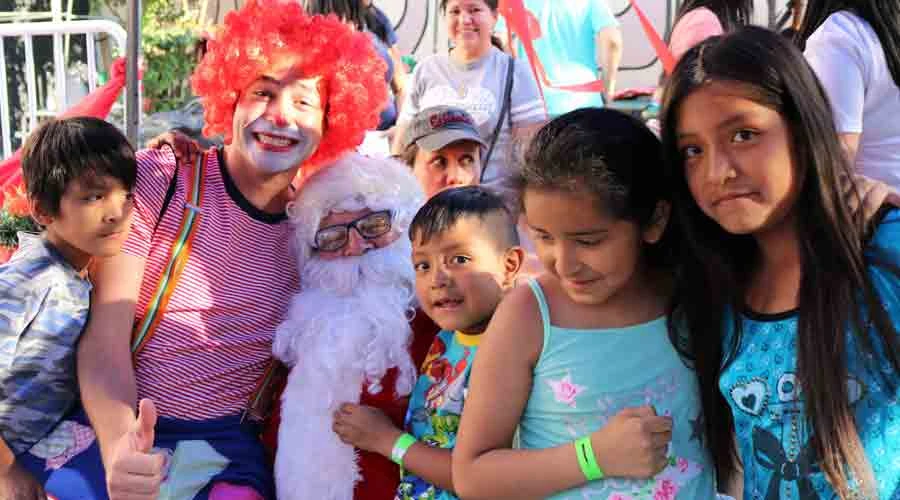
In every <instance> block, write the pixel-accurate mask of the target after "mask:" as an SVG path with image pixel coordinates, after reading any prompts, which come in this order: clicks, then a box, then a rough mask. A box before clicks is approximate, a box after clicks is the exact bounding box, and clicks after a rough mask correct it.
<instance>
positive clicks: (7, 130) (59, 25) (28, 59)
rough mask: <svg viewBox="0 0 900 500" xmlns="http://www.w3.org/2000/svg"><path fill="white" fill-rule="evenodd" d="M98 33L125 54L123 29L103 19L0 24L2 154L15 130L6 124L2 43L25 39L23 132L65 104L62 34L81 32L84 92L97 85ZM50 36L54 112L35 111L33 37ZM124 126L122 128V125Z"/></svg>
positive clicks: (8, 152)
mask: <svg viewBox="0 0 900 500" xmlns="http://www.w3.org/2000/svg"><path fill="white" fill-rule="evenodd" d="M98 34H105V35H109V37H110V38H111V39H112V41H113V42H114V43H115V45H116V48H117V49H118V54H120V55H124V54H125V48H126V47H125V44H126V39H127V35H126V33H125V30H124V29H123V28H122V27H121V26H119V25H118V24H116V23H115V22H113V21H109V20H105V19H93V20H76V21H47V22H24V23H22V22H16V23H9V24H0V128H2V136H3V137H2V141H0V143H2V147H3V152H2V157H3V158H7V157H9V156H11V155H12V154H13V152H14V151H13V149H12V139H13V134H14V133H15V132H14V131H13V130H12V126H11V125H10V100H9V94H8V88H7V85H6V82H7V75H6V67H7V65H6V52H5V50H4V44H5V43H6V41H7V39H10V38H24V42H25V92H26V95H27V99H26V100H25V103H26V110H25V113H26V116H27V126H26V130H25V131H23V132H24V134H25V135H27V134H28V133H29V132H31V130H33V129H34V128H35V127H37V124H38V115H42V116H43V115H54V114H56V113H60V112H62V111H64V109H65V106H66V102H67V101H66V83H67V82H66V61H65V55H66V51H65V48H66V45H67V44H66V45H64V43H63V37H64V36H71V35H84V36H85V39H86V43H85V49H86V50H85V52H86V53H87V81H88V91H89V92H93V91H94V90H95V89H96V88H97V55H96V36H97V35H98ZM48 35H49V36H52V37H53V73H54V82H55V84H54V88H55V97H56V103H57V106H56V107H57V108H58V109H56V110H54V111H49V110H39V109H38V104H37V84H36V80H35V78H36V75H35V64H34V46H33V39H34V37H35V36H48ZM123 128H124V127H123Z"/></svg>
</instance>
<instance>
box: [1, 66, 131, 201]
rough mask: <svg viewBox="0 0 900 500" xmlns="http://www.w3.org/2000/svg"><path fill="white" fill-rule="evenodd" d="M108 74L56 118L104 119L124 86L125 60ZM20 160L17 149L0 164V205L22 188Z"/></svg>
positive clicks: (20, 154)
mask: <svg viewBox="0 0 900 500" xmlns="http://www.w3.org/2000/svg"><path fill="white" fill-rule="evenodd" d="M110 74H111V77H110V79H109V81H108V82H106V84H105V85H103V86H102V87H99V88H97V89H96V90H94V91H93V92H91V93H90V94H88V95H86V96H85V97H84V99H82V100H81V101H79V102H78V103H77V104H75V105H74V106H72V107H71V108H69V109H67V110H66V111H64V112H63V113H62V114H60V115H59V116H58V118H71V117H73V116H93V117H95V118H100V119H101V120H103V119H106V116H107V115H109V111H110V109H112V106H113V104H115V102H116V99H118V98H119V94H120V93H121V92H122V88H123V87H124V86H125V58H121V57H120V58H118V59H116V60H115V61H113V64H112V67H111V68H110ZM21 160H22V150H21V149H19V150H17V151H16V152H15V154H13V155H12V156H10V157H9V158H7V159H6V160H3V161H2V162H0V203H2V202H3V199H4V196H5V195H6V193H8V192H9V191H10V190H11V189H16V188H18V187H20V186H22V170H21Z"/></svg>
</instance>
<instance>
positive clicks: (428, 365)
mask: <svg viewBox="0 0 900 500" xmlns="http://www.w3.org/2000/svg"><path fill="white" fill-rule="evenodd" d="M480 341H481V335H465V334H462V333H460V332H456V333H454V332H449V331H446V330H443V331H441V332H440V333H438V334H437V336H436V337H435V338H434V342H432V343H431V349H429V350H428V356H427V357H426V358H425V362H424V363H422V370H421V372H420V373H419V380H418V381H417V382H416V387H415V389H413V392H412V395H411V396H410V400H409V410H407V415H406V430H407V431H408V432H409V433H410V434H412V435H413V436H415V438H416V439H418V440H419V441H421V442H423V443H425V444H427V445H429V446H434V447H436V448H444V449H448V450H452V449H453V448H454V447H455V446H456V431H457V430H458V429H459V417H460V415H462V410H463V402H464V400H465V398H466V390H467V388H468V387H469V372H470V371H471V370H472V360H474V359H475V352H477V351H478V344H479V342H480ZM396 498H397V499H399V500H456V498H458V497H457V496H456V495H454V494H453V493H452V492H449V491H445V490H442V489H440V488H438V487H436V486H434V485H433V484H431V483H428V482H427V481H425V480H423V479H422V478H420V477H417V476H415V475H412V474H409V473H408V472H405V471H404V473H403V477H402V478H401V480H400V485H399V486H398V487H397V497H396Z"/></svg>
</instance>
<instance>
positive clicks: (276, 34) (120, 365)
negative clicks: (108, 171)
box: [21, 0, 387, 500]
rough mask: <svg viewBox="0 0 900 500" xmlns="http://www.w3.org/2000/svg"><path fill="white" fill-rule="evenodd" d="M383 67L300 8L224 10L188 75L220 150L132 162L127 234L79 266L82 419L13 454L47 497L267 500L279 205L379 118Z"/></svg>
mask: <svg viewBox="0 0 900 500" xmlns="http://www.w3.org/2000/svg"><path fill="white" fill-rule="evenodd" d="M385 69H386V68H385V66H384V63H383V62H382V61H381V59H380V58H379V57H378V55H377V54H376V52H375V50H374V48H373V47H372V44H371V42H370V40H369V38H368V36H367V35H365V34H363V33H360V32H357V31H355V30H353V29H352V28H350V27H348V26H347V25H345V24H344V23H342V22H340V21H339V20H337V18H335V17H323V16H310V15H307V14H306V13H304V12H303V10H302V9H301V7H300V6H299V4H298V3H297V2H293V1H291V2H287V1H278V0H248V2H247V3H246V4H245V6H244V7H243V8H241V9H240V10H239V11H234V12H231V13H229V14H228V16H227V17H226V18H225V22H224V23H223V25H221V26H219V27H218V29H217V31H216V32H215V33H214V34H213V35H212V38H211V39H210V41H209V51H208V53H207V54H206V55H205V57H204V59H203V60H202V62H201V63H200V64H199V66H198V67H197V69H196V71H195V73H194V75H193V78H192V85H193V88H194V91H195V93H196V94H197V95H199V96H201V97H203V99H204V117H205V127H204V133H205V134H207V135H213V134H221V135H222V136H224V138H225V146H224V147H222V148H220V149H217V148H213V149H210V150H208V151H206V152H204V153H203V154H202V155H200V158H199V160H198V161H197V162H196V163H192V164H178V163H179V162H178V161H177V160H176V158H175V156H174V154H173V152H172V151H171V150H169V149H162V150H147V151H141V152H139V153H138V178H137V184H136V187H135V190H134V223H133V226H132V231H131V235H130V237H129V239H128V240H127V242H126V243H125V245H124V248H123V252H122V254H121V255H119V256H116V257H113V258H110V259H108V260H106V261H104V262H101V263H99V264H98V265H97V266H96V268H95V269H92V270H91V279H92V282H93V286H94V290H93V299H92V304H91V319H90V322H89V325H88V327H87V328H86V330H85V332H84V334H83V336H82V340H81V344H80V346H79V353H78V375H79V384H80V389H81V397H82V402H83V409H82V410H79V411H77V412H75V413H74V414H73V415H71V417H70V418H68V419H67V420H65V421H64V422H63V423H62V424H61V425H60V426H59V427H58V428H57V429H56V430H55V431H54V432H53V433H52V434H51V436H50V437H49V438H48V439H47V440H45V441H44V442H42V443H39V444H38V445H37V446H35V447H34V448H33V449H32V450H30V451H29V452H28V453H27V454H26V455H25V456H23V457H21V463H22V466H23V467H24V468H25V469H27V470H28V471H29V472H30V473H31V474H33V475H34V476H35V477H36V478H37V479H38V481H39V482H40V483H42V484H44V487H45V489H46V491H47V493H48V494H49V495H52V496H54V497H56V498H58V499H59V500H68V499H76V498H77V499H88V500H93V499H105V498H112V499H113V500H116V499H125V498H127V499H139V500H143V499H146V500H151V499H152V500H156V499H157V498H165V499H173V500H191V499H198V500H203V499H207V498H208V499H212V500H220V499H229V500H244V499H247V500H259V499H268V498H274V491H273V484H272V472H271V467H270V465H269V463H268V460H267V459H266V455H265V453H264V451H263V448H262V445H261V443H260V442H259V439H258V435H259V418H260V417H261V413H264V412H261V411H258V410H260V408H261V405H260V402H261V401H264V400H265V394H266V391H265V390H264V389H265V388H266V387H267V386H268V385H269V384H268V382H269V379H270V378H271V377H269V375H270V374H271V371H272V370H271V368H272V366H273V365H272V363H271V353H272V341H273V336H274V334H275V329H276V327H277V326H278V324H279V322H280V321H281V319H282V318H283V317H284V316H285V313H286V310H287V306H288V301H289V299H290V298H291V296H292V295H293V294H294V293H295V292H296V291H297V289H298V288H299V276H298V269H297V266H296V263H295V261H294V258H293V257H292V254H291V252H290V250H289V248H288V242H289V240H290V238H291V235H292V231H291V227H290V224H289V222H288V220H287V216H286V215H285V207H286V206H287V203H288V202H289V201H290V200H292V199H294V198H295V197H296V189H297V186H298V185H301V182H300V181H302V179H303V178H305V177H307V176H309V175H310V174H312V173H313V172H315V171H316V170H317V169H322V168H327V165H328V164H329V163H330V162H332V161H333V160H335V159H336V158H337V157H339V156H340V155H341V154H342V153H344V152H346V151H348V150H350V149H353V148H355V147H356V146H357V145H359V144H360V143H361V142H362V139H363V136H364V134H365V130H367V129H373V128H375V126H376V125H377V124H378V117H379V111H380V110H381V108H382V107H383V105H384V103H385V101H386V98H387V94H386V89H385V86H384V73H385Z"/></svg>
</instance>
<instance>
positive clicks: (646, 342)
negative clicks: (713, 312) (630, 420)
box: [498, 280, 716, 500]
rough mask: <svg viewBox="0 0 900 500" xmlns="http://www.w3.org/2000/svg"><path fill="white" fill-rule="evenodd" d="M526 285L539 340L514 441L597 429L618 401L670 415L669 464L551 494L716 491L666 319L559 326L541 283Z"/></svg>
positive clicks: (565, 498)
mask: <svg viewBox="0 0 900 500" xmlns="http://www.w3.org/2000/svg"><path fill="white" fill-rule="evenodd" d="M529 285H530V286H531V290H532V292H533V293H534V295H535V298H536V299H537V301H538V305H539V307H540V311H541V318H542V322H543V326H544V343H543V347H542V349H541V354H540V358H539V359H538V362H537V364H536V365H535V367H534V374H533V377H532V384H531V394H530V395H529V397H528V403H527V404H526V406H525V411H524V412H523V413H522V418H521V420H520V422H519V441H520V447H521V448H523V449H545V448H552V447H555V446H560V445H563V444H566V443H571V442H573V441H575V440H576V439H578V438H580V437H583V436H587V435H589V434H591V433H592V432H595V431H597V430H599V429H601V428H602V427H603V426H604V425H606V424H607V422H608V421H609V419H611V418H612V417H614V416H615V415H616V414H618V413H619V412H620V411H622V410H624V409H625V408H634V407H639V406H645V405H652V406H653V407H654V408H655V409H656V412H657V413H658V414H660V415H668V416H670V417H672V422H673V428H672V442H671V443H670V445H669V454H668V464H667V465H666V467H665V468H664V469H663V470H662V471H661V472H660V473H659V474H657V475H656V476H655V477H653V478H651V479H625V478H618V477H609V478H604V479H600V480H597V481H591V482H589V483H587V484H585V485H583V486H581V487H579V488H574V489H571V490H568V491H563V492H560V493H557V494H555V495H553V496H552V497H550V498H551V499H553V500H582V499H585V498H589V499H594V498H596V499H605V500H614V499H615V500H624V499H628V500H661V499H666V500H699V499H702V500H707V499H712V498H715V496H716V488H715V479H714V473H715V470H714V468H713V464H712V459H711V458H710V456H709V454H708V453H707V452H706V449H705V447H704V446H703V423H702V422H703V419H702V416H701V412H702V410H701V405H700V392H699V390H698V386H697V377H696V376H695V374H694V372H693V371H692V370H691V369H690V368H688V367H687V366H686V365H685V363H684V362H683V361H682V359H681V358H680V357H679V355H678V353H677V352H676V351H675V348H674V347H673V346H672V343H671V342H670V341H669V335H668V330H667V329H666V318H664V317H663V318H658V319H655V320H653V321H650V322H647V323H643V324H639V325H634V326H629V327H623V328H609V329H570V328H560V327H558V326H555V325H553V324H552V323H551V322H550V317H551V316H550V309H549V306H548V303H547V299H546V297H545V296H544V292H543V290H542V289H541V286H540V284H539V283H538V282H537V281H535V280H531V281H529ZM498 403H501V402H498Z"/></svg>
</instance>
